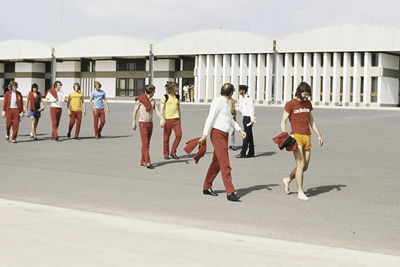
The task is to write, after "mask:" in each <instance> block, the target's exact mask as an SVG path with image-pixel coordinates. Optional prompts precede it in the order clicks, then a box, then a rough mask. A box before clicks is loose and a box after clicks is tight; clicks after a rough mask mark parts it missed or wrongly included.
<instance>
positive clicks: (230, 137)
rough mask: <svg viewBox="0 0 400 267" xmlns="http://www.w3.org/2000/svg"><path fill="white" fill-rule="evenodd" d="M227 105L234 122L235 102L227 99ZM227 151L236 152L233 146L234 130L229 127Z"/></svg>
mask: <svg viewBox="0 0 400 267" xmlns="http://www.w3.org/2000/svg"><path fill="white" fill-rule="evenodd" d="M228 101H229V105H230V107H231V114H232V118H233V120H234V121H236V109H235V100H233V98H232V97H231V98H229V100H228ZM229 149H232V150H233V151H236V146H235V128H233V127H231V129H230V130H229Z"/></svg>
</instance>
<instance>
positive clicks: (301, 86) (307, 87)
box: [294, 82, 311, 97]
mask: <svg viewBox="0 0 400 267" xmlns="http://www.w3.org/2000/svg"><path fill="white" fill-rule="evenodd" d="M303 92H308V93H309V94H310V95H311V86H310V85H309V84H308V83H306V82H301V83H300V84H299V86H297V89H296V94H295V95H294V96H295V97H300V96H301V93H303Z"/></svg>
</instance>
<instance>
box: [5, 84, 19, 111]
mask: <svg viewBox="0 0 400 267" xmlns="http://www.w3.org/2000/svg"><path fill="white" fill-rule="evenodd" d="M16 93H17V94H16V96H17V105H18V109H19V113H21V112H22V111H24V102H23V100H22V94H21V93H20V92H18V91H16ZM11 94H12V90H8V91H7V92H6V93H5V94H4V102H3V111H5V112H7V111H9V110H10V106H11Z"/></svg>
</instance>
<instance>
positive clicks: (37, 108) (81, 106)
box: [2, 81, 110, 143]
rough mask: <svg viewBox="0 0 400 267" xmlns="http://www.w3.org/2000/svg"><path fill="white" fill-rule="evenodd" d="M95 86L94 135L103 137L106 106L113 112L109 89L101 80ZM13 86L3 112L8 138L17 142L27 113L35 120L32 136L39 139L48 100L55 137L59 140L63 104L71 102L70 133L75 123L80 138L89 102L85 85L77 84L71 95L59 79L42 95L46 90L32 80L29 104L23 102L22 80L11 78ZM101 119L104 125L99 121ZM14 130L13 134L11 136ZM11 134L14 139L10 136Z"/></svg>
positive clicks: (92, 97) (108, 110) (10, 87)
mask: <svg viewBox="0 0 400 267" xmlns="http://www.w3.org/2000/svg"><path fill="white" fill-rule="evenodd" d="M94 87H95V89H96V90H94V91H93V92H92V93H91V95H90V101H89V103H90V105H91V107H92V109H93V119H94V136H95V138H96V139H98V138H100V137H101V131H102V129H103V127H104V124H105V113H104V107H106V109H107V112H108V113H109V112H110V108H109V106H108V102H107V99H106V95H105V92H104V91H103V90H101V84H100V83H99V82H97V81H96V82H95V83H94ZM8 88H9V90H8V91H7V92H6V93H5V94H4V102H3V112H2V117H3V118H4V117H5V118H6V140H8V141H11V142H12V143H16V142H17V136H18V129H19V123H20V120H21V119H22V117H23V116H24V114H26V116H27V117H29V118H30V119H31V120H32V129H31V133H30V136H31V138H33V139H34V140H37V133H36V129H37V126H38V123H39V119H40V117H41V112H42V111H43V110H44V109H45V107H44V102H46V103H49V104H50V118H51V126H52V131H51V140H56V141H58V140H59V135H58V127H59V125H60V120H61V114H62V105H63V103H65V102H66V103H67V109H68V115H69V118H70V120H69V125H68V132H67V137H68V138H70V137H71V131H72V129H73V127H74V125H75V135H74V138H75V139H79V132H80V127H81V122H82V113H83V116H86V106H85V102H84V96H83V94H82V93H81V87H80V85H79V83H75V84H74V85H73V89H74V91H73V92H72V93H70V94H69V95H68V96H66V95H65V94H64V92H63V91H62V90H61V88H62V83H61V82H60V81H56V82H55V83H54V87H53V88H51V89H49V90H47V92H46V95H45V97H44V100H43V97H42V94H41V93H40V92H39V90H38V85H37V84H36V83H34V84H32V87H31V91H30V92H29V93H28V95H27V101H26V106H25V107H24V104H23V97H22V94H21V93H20V92H19V91H18V83H17V82H15V81H11V82H10V84H9V86H8ZM99 120H100V125H99V124H98V121H99ZM11 131H12V135H11V137H10V134H11ZM10 138H11V140H10Z"/></svg>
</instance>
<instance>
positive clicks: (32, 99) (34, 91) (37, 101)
mask: <svg viewBox="0 0 400 267" xmlns="http://www.w3.org/2000/svg"><path fill="white" fill-rule="evenodd" d="M25 110H27V112H26V116H27V117H29V118H31V120H32V131H31V134H30V136H31V138H33V140H37V135H36V129H37V126H38V123H39V119H40V116H41V112H42V111H43V110H44V104H43V99H42V94H41V93H40V92H39V88H38V85H37V84H36V83H34V84H32V87H31V91H30V92H29V93H28V97H27V100H26V109H25Z"/></svg>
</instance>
